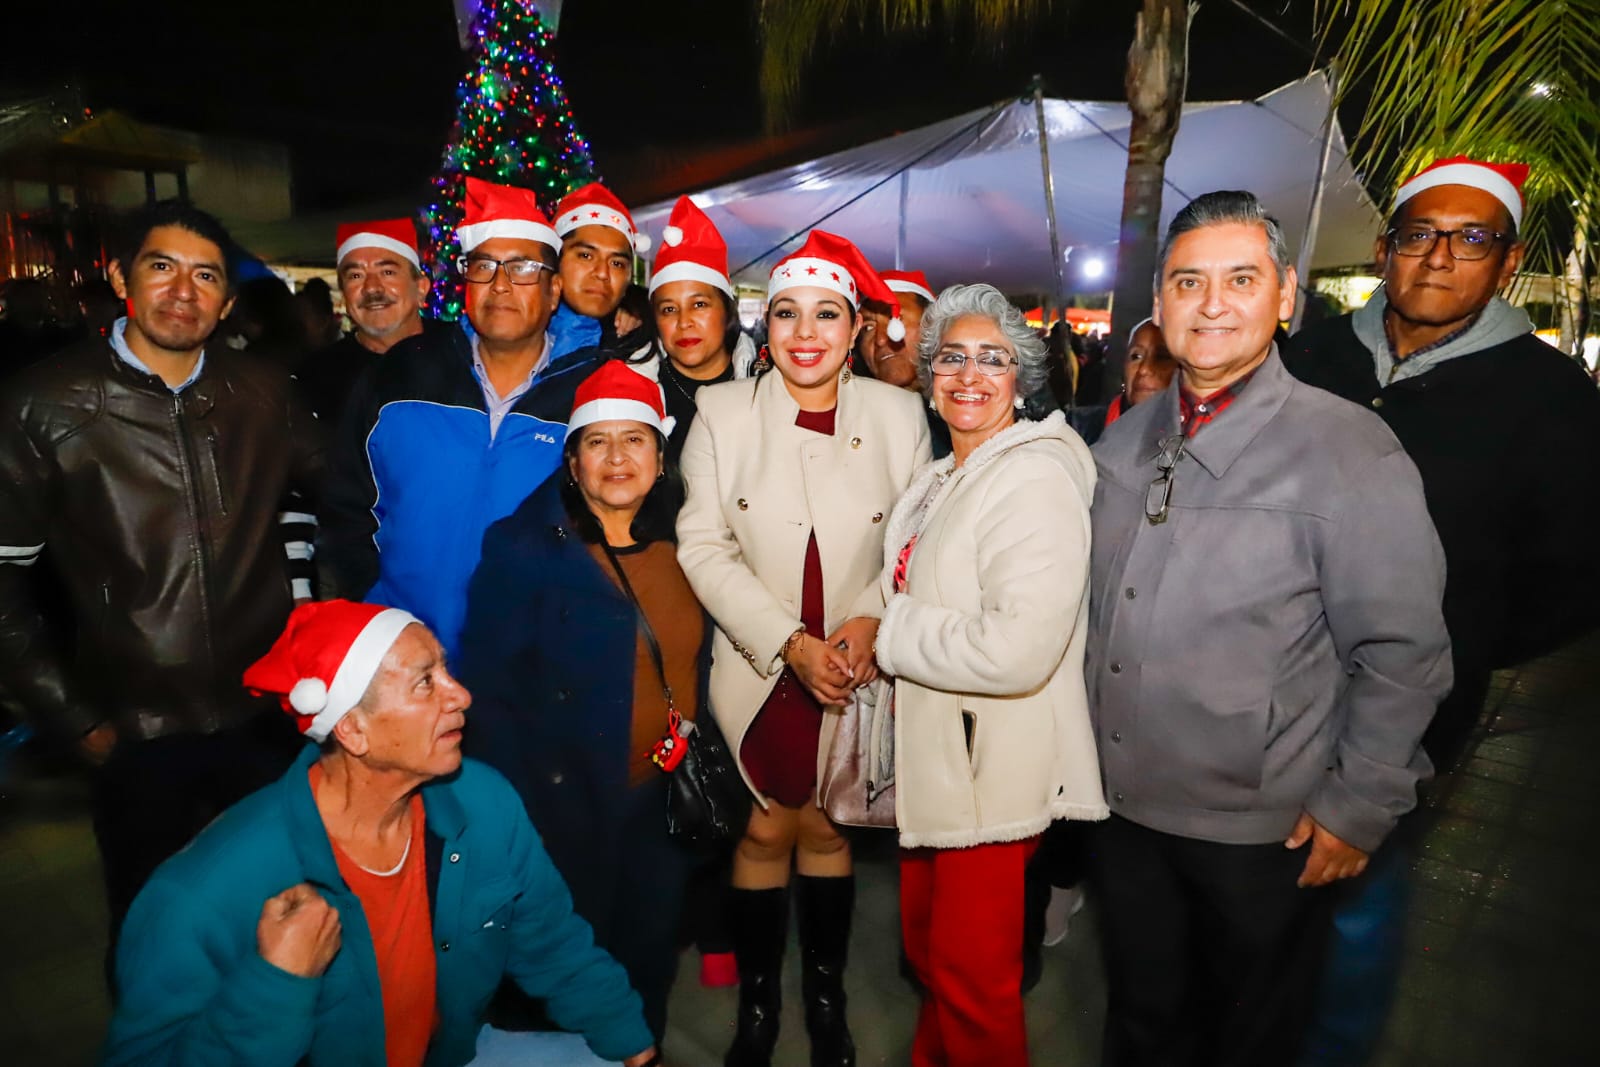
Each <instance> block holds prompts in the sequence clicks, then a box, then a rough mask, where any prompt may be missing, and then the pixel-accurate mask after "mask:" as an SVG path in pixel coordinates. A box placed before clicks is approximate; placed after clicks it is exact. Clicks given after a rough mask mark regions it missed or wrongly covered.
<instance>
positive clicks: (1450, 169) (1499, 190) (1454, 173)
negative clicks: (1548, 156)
mask: <svg viewBox="0 0 1600 1067" xmlns="http://www.w3.org/2000/svg"><path fill="white" fill-rule="evenodd" d="M1527 180H1528V165H1527V164H1526V163H1485V162H1484V161H1483V160H1480V159H1469V158H1467V157H1466V156H1451V157H1450V158H1449V159H1437V160H1434V161H1433V162H1432V163H1430V164H1428V166H1427V167H1425V168H1423V169H1422V170H1421V171H1419V172H1418V173H1417V175H1416V176H1415V177H1414V178H1412V179H1411V180H1410V181H1408V182H1406V183H1405V184H1404V185H1402V186H1401V187H1400V191H1399V192H1398V193H1396V194H1395V197H1394V206H1395V210H1397V211H1398V210H1399V209H1400V205H1401V204H1403V203H1405V202H1406V201H1407V200H1410V199H1411V198H1412V197H1413V196H1416V195H1417V194H1418V193H1420V192H1422V191H1423V190H1425V189H1434V188H1437V187H1439V186H1441V185H1466V186H1470V187H1471V188H1473V189H1482V190H1483V191H1484V192H1486V193H1488V194H1489V195H1490V196H1492V197H1494V198H1495V199H1496V200H1498V201H1500V203H1502V204H1504V205H1505V208H1506V210H1507V211H1508V212H1510V213H1511V225H1512V226H1514V227H1517V228H1518V229H1521V227H1522V209H1523V206H1524V202H1523V199H1522V184H1523V183H1524V182H1526V181H1527Z"/></svg>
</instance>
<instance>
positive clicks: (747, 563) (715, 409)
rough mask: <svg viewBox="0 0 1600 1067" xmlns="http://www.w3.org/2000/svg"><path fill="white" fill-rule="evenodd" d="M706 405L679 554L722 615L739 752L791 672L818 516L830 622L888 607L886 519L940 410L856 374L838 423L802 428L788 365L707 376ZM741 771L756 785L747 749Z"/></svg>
mask: <svg viewBox="0 0 1600 1067" xmlns="http://www.w3.org/2000/svg"><path fill="white" fill-rule="evenodd" d="M695 405H696V408H697V414H696V416H695V420H694V425H693V426H692V427H691V428H690V430H689V437H688V439H687V440H686V441H685V442H684V447H683V458H682V460H681V461H680V464H681V467H682V470H683V480H684V484H685V487H686V488H687V490H688V497H687V499H686V501H685V502H684V506H683V510H682V511H681V512H679V514H678V562H679V564H680V565H681V566H682V567H683V573H684V574H685V575H686V576H687V577H688V579H689V584H690V586H692V587H693V589H694V592H695V596H697V597H699V598H700V603H701V604H703V605H705V608H706V610H707V611H709V612H710V613H711V617H712V619H713V620H715V622H716V624H717V628H716V633H715V635H714V636H713V637H712V646H711V649H712V660H711V682H710V694H709V695H710V702H711V713H712V714H713V715H715V716H716V719H717V725H718V726H720V727H721V728H722V732H723V735H724V736H725V737H727V739H728V743H729V745H730V746H731V747H732V749H733V751H734V753H735V754H737V753H738V751H739V747H740V745H741V744H742V743H743V742H744V735H745V732H746V731H747V730H749V728H750V724H751V723H752V722H754V721H755V717H756V713H757V712H758V711H760V710H761V705H762V704H763V703H764V702H765V701H766V699H767V694H769V693H771V692H772V688H773V686H775V685H776V684H777V682H778V676H779V674H781V673H782V670H783V662H782V660H781V659H780V658H779V654H780V653H781V652H782V650H783V645H784V642H785V641H787V640H788V639H789V636H790V635H791V634H793V633H794V632H795V631H796V630H797V629H799V628H800V625H801V623H800V591H801V581H802V577H803V574H804V570H805V558H806V543H807V541H808V540H809V539H810V537H811V533H812V530H813V529H814V530H815V531H816V535H817V552H818V554H819V555H820V557H821V559H822V580H823V610H824V618H825V622H824V625H825V626H826V629H827V630H828V631H829V632H832V631H833V629H834V628H835V627H837V626H839V625H840V624H841V623H843V622H845V621H846V620H847V619H851V618H854V617H855V616H857V615H869V616H872V617H874V618H876V617H877V616H878V615H879V614H880V613H881V612H882V611H883V598H882V595H881V594H880V593H879V591H878V575H879V572H880V570H881V569H882V567H883V531H884V529H885V528H886V527H887V525H888V523H887V521H886V520H887V519H888V516H889V512H890V511H891V510H892V509H893V508H894V503H895V501H896V500H898V499H899V498H900V494H901V493H902V492H903V491H904V490H905V487H906V485H907V484H908V483H909V482H910V481H911V476H912V474H913V473H914V472H915V471H916V470H917V468H918V467H920V466H922V465H923V464H925V463H926V462H927V461H928V458H929V456H930V455H931V451H930V446H929V442H928V422H927V419H926V418H925V417H924V416H923V413H922V407H921V405H922V401H921V399H920V398H919V397H918V396H917V395H916V394H915V393H909V392H906V391H905V390H903V389H896V388H894V387H893V386H889V385H884V384H883V383H882V382H875V381H868V380H864V379H861V378H852V379H851V380H850V381H848V382H843V383H841V384H840V386H839V402H838V410H837V413H836V415H835V421H834V434H833V436H832V437H825V436H823V435H822V434H818V433H813V432H812V431H810V430H803V429H801V428H800V427H798V426H796V425H795V418H796V416H798V415H799V413H800V406H799V405H798V404H797V403H796V402H795V400H794V398H793V397H792V396H790V395H789V391H788V390H787V389H786V388H784V385H783V379H782V377H781V376H780V375H779V374H778V372H777V371H772V372H770V373H768V374H765V375H762V376H761V377H759V378H755V379H746V380H744V381H733V382H725V383H723V384H721V385H710V386H706V387H704V388H702V389H701V390H700V391H699V392H697V393H696V394H695ZM839 714H840V709H837V708H828V709H826V714H825V715H824V717H823V724H822V736H821V740H820V743H819V744H818V746H817V770H818V773H819V774H820V773H821V771H822V767H823V764H824V763H825V761H826V759H827V753H828V747H829V745H830V744H831V743H832V740H833V734H834V731H835V730H836V728H837V727H838V723H839ZM739 772H740V774H742V775H744V780H745V784H746V785H749V786H750V788H751V791H752V792H755V791H756V790H755V786H754V784H753V783H751V781H750V775H749V773H748V772H747V771H746V770H745V768H744V764H743V761H740V764H739ZM758 795H759V794H758ZM762 802H763V804H764V803H765V800H764V799H763V801H762Z"/></svg>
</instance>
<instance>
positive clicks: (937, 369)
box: [928, 350, 1017, 378]
mask: <svg viewBox="0 0 1600 1067" xmlns="http://www.w3.org/2000/svg"><path fill="white" fill-rule="evenodd" d="M969 359H970V360H972V362H973V363H975V364H977V366H978V373H979V374H982V375H984V376H985V377H988V378H998V377H1000V375H1002V374H1004V373H1005V372H1006V371H1008V370H1010V369H1011V365H1012V364H1013V363H1015V362H1017V357H1016V356H1008V355H1006V354H1005V353H1004V352H979V353H978V354H977V355H975V356H969V355H967V353H965V352H957V351H954V350H951V351H949V352H935V353H934V354H933V358H932V359H930V360H928V369H929V370H931V371H933V373H935V374H937V375H940V376H941V377H950V376H951V375H956V374H960V373H961V372H962V371H964V370H966V368H967V360H969Z"/></svg>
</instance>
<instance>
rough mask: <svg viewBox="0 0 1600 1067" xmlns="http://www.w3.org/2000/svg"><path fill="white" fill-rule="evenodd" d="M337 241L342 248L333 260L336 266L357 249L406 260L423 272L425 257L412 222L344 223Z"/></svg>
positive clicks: (337, 233) (384, 220)
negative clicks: (384, 253)
mask: <svg viewBox="0 0 1600 1067" xmlns="http://www.w3.org/2000/svg"><path fill="white" fill-rule="evenodd" d="M334 240H335V241H336V242H337V243H338V245H339V251H337V252H335V253H334V256H333V262H334V265H335V266H338V265H339V264H340V263H342V262H344V257H345V256H348V255H349V254H350V253H351V252H354V251H355V250H356V249H358V248H382V249H384V250H385V251H388V252H393V253H394V254H395V255H397V256H400V257H402V258H403V259H405V260H407V261H408V262H409V263H410V264H411V265H412V266H413V267H416V268H417V269H418V270H421V269H422V255H421V254H420V253H419V252H418V251H417V228H416V227H415V226H413V225H412V224H411V220H410V219H375V220H374V221H372V222H345V223H341V224H340V226H339V229H338V231H337V232H336V233H335V234H334Z"/></svg>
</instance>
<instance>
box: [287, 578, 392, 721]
mask: <svg viewBox="0 0 1600 1067" xmlns="http://www.w3.org/2000/svg"><path fill="white" fill-rule="evenodd" d="M417 621H419V620H418V619H417V617H416V616H415V615H413V614H411V613H410V612H409V611H402V610H401V609H400V608H387V609H385V610H383V611H380V612H379V613H378V614H376V615H374V616H373V617H372V619H371V621H369V622H368V623H367V624H366V625H365V626H363V627H362V628H361V632H360V633H359V634H357V635H356V639H355V640H354V641H352V642H350V650H349V651H348V652H346V653H345V654H344V659H343V660H341V661H340V662H339V669H338V671H336V672H335V673H334V676H333V682H332V684H325V683H324V682H323V681H322V679H320V678H302V679H300V680H299V681H298V682H296V683H295V684H294V688H293V689H291V690H290V691H289V703H290V706H291V707H293V708H294V710H295V711H298V712H299V713H300V714H302V715H310V716H312V717H313V718H312V720H311V725H310V726H307V727H306V731H305V732H306V736H307V737H309V738H311V740H313V741H316V742H319V743H320V742H322V741H325V740H327V738H328V735H329V734H331V733H333V728H334V727H335V726H337V725H338V724H339V720H340V719H342V718H344V717H345V716H346V715H348V714H349V713H350V710H351V709H352V708H354V707H355V706H356V705H357V704H359V703H361V697H362V696H363V695H364V694H365V693H366V691H367V686H369V685H371V684H372V679H373V677H374V676H375V675H376V674H377V673H378V668H379V667H380V666H382V664H383V657H384V656H385V655H387V654H388V652H389V649H390V648H391V647H392V646H393V645H394V643H395V641H396V640H398V639H399V637H400V632H401V631H402V630H404V629H405V628H406V627H407V626H410V625H411V624H412V623H414V622H417Z"/></svg>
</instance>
